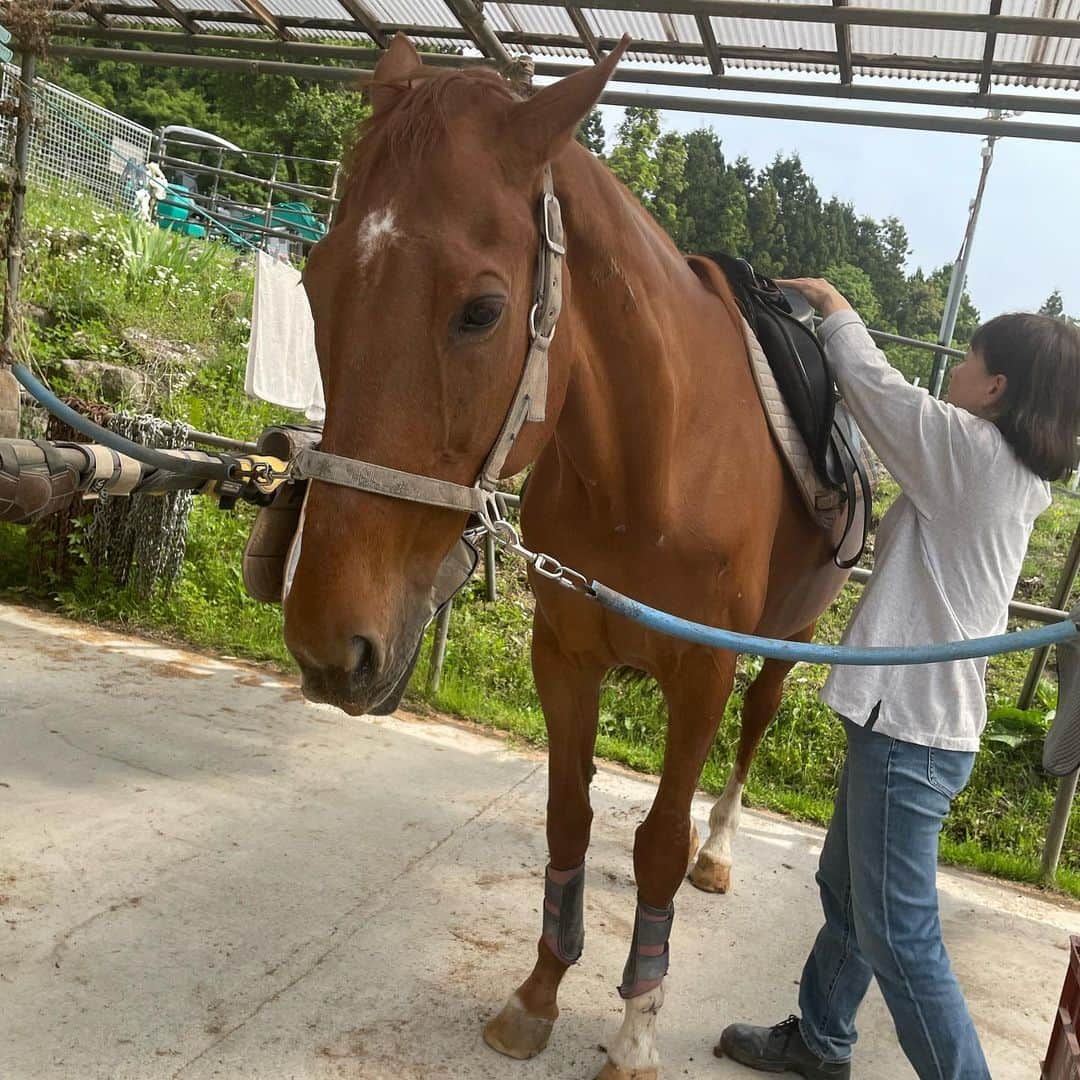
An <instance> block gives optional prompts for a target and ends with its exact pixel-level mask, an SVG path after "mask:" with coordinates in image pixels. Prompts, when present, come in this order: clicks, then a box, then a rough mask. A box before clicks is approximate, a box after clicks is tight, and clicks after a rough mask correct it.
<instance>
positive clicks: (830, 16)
mask: <svg viewBox="0 0 1080 1080" xmlns="http://www.w3.org/2000/svg"><path fill="white" fill-rule="evenodd" d="M575 2H576V3H577V6H578V7H580V8H604V9H606V10H608V11H638V12H643V13H646V14H648V13H652V14H656V13H658V12H664V13H666V14H674V15H713V16H728V17H730V18H736V19H769V20H773V19H779V20H780V21H782V22H811V23H832V24H834V25H841V26H896V27H904V28H914V29H925V30H976V31H980V32H982V33H991V32H996V33H998V34H1032V35H1034V36H1036V37H1044V36H1045V37H1070V38H1075V37H1080V19H1049V18H1036V17H1032V16H1026V15H994V16H991V15H978V14H966V13H964V12H956V11H908V10H901V9H895V8H874V7H861V6H858V5H852V6H845V7H833V6H832V5H831V3H830V4H788V3H769V4H764V3H761V0H575ZM530 3H535V4H538V5H540V6H542V7H562V6H563V0H530Z"/></svg>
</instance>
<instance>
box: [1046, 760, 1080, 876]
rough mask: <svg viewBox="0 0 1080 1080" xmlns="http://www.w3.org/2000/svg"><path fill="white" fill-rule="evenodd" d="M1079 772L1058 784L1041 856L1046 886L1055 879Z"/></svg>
mask: <svg viewBox="0 0 1080 1080" xmlns="http://www.w3.org/2000/svg"><path fill="white" fill-rule="evenodd" d="M1077 777H1080V772H1074V773H1072V774H1071V775H1070V776H1063V777H1062V778H1061V782H1060V783H1059V784H1058V790H1057V798H1056V799H1055V800H1054V812H1053V813H1052V814H1051V815H1050V825H1049V827H1048V828H1047V830H1046V845H1045V846H1044V847H1043V854H1042V879H1043V881H1044V882H1046V884H1047V885H1053V884H1054V881H1055V879H1056V878H1057V868H1058V862H1059V861H1060V859H1061V849H1062V848H1063V847H1064V846H1065V832H1066V830H1067V829H1068V827H1069V815H1070V813H1071V811H1072V804H1073V799H1074V798H1076V781H1077Z"/></svg>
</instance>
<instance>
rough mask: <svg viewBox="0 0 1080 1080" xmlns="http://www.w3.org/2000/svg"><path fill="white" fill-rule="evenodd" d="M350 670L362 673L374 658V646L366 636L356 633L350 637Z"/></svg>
mask: <svg viewBox="0 0 1080 1080" xmlns="http://www.w3.org/2000/svg"><path fill="white" fill-rule="evenodd" d="M351 645H352V660H353V665H352V671H353V673H354V674H356V675H360V674H362V673H363V672H364V671H365V670H366V669H367V668H369V667H370V666H371V665H372V664H373V663H374V660H375V647H374V646H373V645H372V644H371V642H370V640H368V638H366V637H360V636H359V635H357V636H356V637H354V638H353V639H352V642H351Z"/></svg>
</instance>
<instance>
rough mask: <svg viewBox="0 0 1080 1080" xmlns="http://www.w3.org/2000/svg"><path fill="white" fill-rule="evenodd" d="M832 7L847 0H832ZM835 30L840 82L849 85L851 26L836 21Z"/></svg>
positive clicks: (843, 3) (844, 4)
mask: <svg viewBox="0 0 1080 1080" xmlns="http://www.w3.org/2000/svg"><path fill="white" fill-rule="evenodd" d="M832 2H833V7H838V8H840V7H846V6H847V0H832ZM833 29H834V30H835V31H836V62H837V64H838V65H839V67H840V82H841V84H842V85H844V86H850V85H851V80H852V71H851V27H850V26H843V25H841V24H840V23H837V24H836V26H835V27H834V28H833Z"/></svg>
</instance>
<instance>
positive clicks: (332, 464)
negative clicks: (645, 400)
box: [289, 165, 566, 524]
mask: <svg viewBox="0 0 1080 1080" xmlns="http://www.w3.org/2000/svg"><path fill="white" fill-rule="evenodd" d="M539 217H540V245H539V254H538V257H537V268H536V300H535V302H534V304H533V306H532V308H531V310H530V311H529V351H528V353H527V354H526V356H525V364H524V367H523V368H522V372H521V379H520V380H519V382H518V386H517V391H516V392H515V394H514V399H513V401H512V402H511V403H510V408H509V409H508V410H507V413H506V419H505V420H504V421H503V425H502V428H501V429H500V431H499V435H498V437H497V438H496V440H495V445H494V446H492V448H491V451H490V453H489V454H488V456H487V459H486V460H485V461H484V464H483V467H482V468H481V470H480V473H479V475H478V476H477V478H476V480H475V481H474V483H473V485H472V486H471V487H466V486H465V485H464V484H456V483H453V482H451V481H449V480H439V479H437V478H435V477H432V476H422V475H420V474H418V473H410V472H401V471H399V470H397V469H389V468H387V467H386V466H385V465H375V464H373V463H372V462H369V461H361V460H359V459H358V458H350V457H343V456H342V455H340V454H328V453H325V452H324V451H322V450H312V449H305V450H301V451H300V453H298V454H297V455H296V457H294V458H293V459H292V462H291V464H290V469H289V473H290V479H292V480H322V481H323V482H324V483H327V484H337V485H338V486H339V487H349V488H355V489H358V490H360V491H369V492H373V493H374V494H376V495H386V496H388V497H389V498H392V499H404V500H407V501H409V502H417V503H424V504H426V505H428V506H442V507H446V508H447V509H449V510H464V511H466V512H469V513H475V514H478V515H480V517H481V519H482V520H483V521H484V522H485V524H487V523H489V522H492V521H494V520H498V519H499V518H500V517H501V513H500V512H499V510H498V505H497V503H496V502H495V489H496V486H497V485H498V482H499V474H500V473H501V472H502V469H503V466H504V465H505V464H506V459H507V457H508V456H509V454H510V451H511V449H513V446H514V440H515V439H516V438H517V437H518V435H519V433H520V432H521V429H522V428H523V427H524V426H525V424H526V423H528V422H530V421H532V422H540V421H542V420H543V419H544V416H545V409H546V405H547V386H548V350H549V349H550V348H551V341H552V339H553V338H554V336H555V328H556V326H557V325H558V322H559V314H560V312H561V311H562V293H563V289H562V277H563V257H564V256H565V255H566V247H565V241H566V234H565V232H564V231H563V223H562V211H561V208H560V206H559V200H558V199H557V198H556V197H555V190H554V184H553V181H552V177H551V166H550V165H546V166H545V167H544V185H543V191H542V193H541V196H540V205H539Z"/></svg>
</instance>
